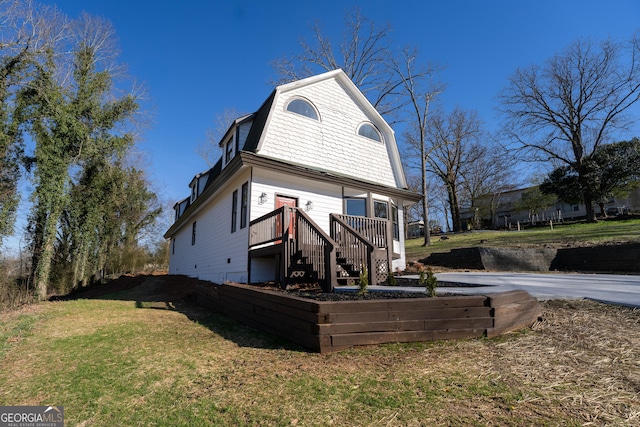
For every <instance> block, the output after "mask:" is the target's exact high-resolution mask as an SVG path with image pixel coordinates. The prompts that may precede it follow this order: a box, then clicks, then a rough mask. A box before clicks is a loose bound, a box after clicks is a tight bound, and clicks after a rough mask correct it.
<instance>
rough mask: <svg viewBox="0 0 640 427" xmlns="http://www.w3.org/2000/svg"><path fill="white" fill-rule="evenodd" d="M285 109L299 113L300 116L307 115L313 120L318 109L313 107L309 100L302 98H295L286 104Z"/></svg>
mask: <svg viewBox="0 0 640 427" xmlns="http://www.w3.org/2000/svg"><path fill="white" fill-rule="evenodd" d="M286 109H287V111H291V112H292V113H296V114H300V115H301V116H305V117H309V118H310V119H313V120H318V121H320V119H319V118H318V111H317V110H316V109H315V107H314V106H313V104H311V102H309V101H307V100H306V99H302V98H295V99H293V100H291V101H289V103H288V104H287V108H286Z"/></svg>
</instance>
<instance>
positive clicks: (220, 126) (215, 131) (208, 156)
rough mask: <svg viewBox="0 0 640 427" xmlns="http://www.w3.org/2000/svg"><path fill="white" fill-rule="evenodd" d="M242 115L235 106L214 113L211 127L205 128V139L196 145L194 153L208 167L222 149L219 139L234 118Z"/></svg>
mask: <svg viewBox="0 0 640 427" xmlns="http://www.w3.org/2000/svg"><path fill="white" fill-rule="evenodd" d="M241 116H243V114H240V113H239V112H238V111H237V110H236V109H235V108H225V109H224V110H223V111H222V113H220V114H216V115H215V117H214V118H213V127H212V128H209V129H207V139H206V140H205V141H203V142H202V143H200V144H198V146H197V147H196V154H197V155H198V156H200V157H201V158H202V159H203V160H204V161H205V162H207V165H209V167H213V166H214V165H215V164H216V162H217V161H218V158H219V157H220V155H221V153H222V151H221V149H220V145H219V144H220V140H221V139H222V138H223V137H224V134H225V133H226V132H227V130H229V127H230V126H231V124H232V123H233V121H234V120H236V119H237V118H239V117H241Z"/></svg>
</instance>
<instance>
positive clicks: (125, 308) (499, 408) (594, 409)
mask: <svg viewBox="0 0 640 427" xmlns="http://www.w3.org/2000/svg"><path fill="white" fill-rule="evenodd" d="M171 307H176V308H175V309H170V308H171ZM543 309H544V317H545V320H544V321H542V322H539V323H537V324H536V325H535V326H534V327H533V328H532V329H531V330H522V331H520V332H518V333H514V334H509V335H505V336H501V337H499V338H496V339H476V340H458V341H447V342H435V343H433V342H432V343H412V344H391V345H383V346H375V347H362V348H356V349H352V350H347V351H343V352H339V353H334V354H329V355H319V354H314V353H308V352H306V351H304V350H302V349H300V348H298V347H295V346H293V345H291V344H288V343H287V342H286V341H283V340H281V339H278V338H275V337H272V336H270V335H266V334H262V333H259V332H256V331H254V330H252V329H250V328H246V327H244V326H242V325H240V324H238V323H236V322H234V321H232V320H229V319H228V318H226V317H224V316H220V315H211V314H209V313H207V312H204V311H202V310H200V309H198V308H197V307H195V306H191V305H189V304H186V303H183V304H175V305H169V304H158V303H157V302H154V301H153V300H144V299H141V295H140V293H136V292H135V290H130V291H123V292H120V293H117V294H113V295H111V296H110V297H108V298H104V297H103V299H91V300H82V299H81V300H72V301H60V302H47V303H42V304H39V305H37V306H33V307H31V308H29V309H25V310H23V311H22V312H13V313H5V314H1V315H0V334H1V335H0V345H2V348H3V353H2V354H0V366H2V369H1V370H0V405H49V404H51V405H62V406H64V408H65V417H66V425H69V426H110V425H130V426H135V425H145V426H146V425H158V426H182V425H185V426H186V425H189V426H191V425H198V426H199V425H273V426H285V425H304V426H315V425H323V426H324V425H353V426H357V425H372V426H383V425H384V426H400V425H402V426H407V425H461V426H462V425H464V426H466V425H477V426H484V425H487V426H489V425H501V426H503V425H504V426H509V425H549V426H552V425H553V426H555V425H583V424H588V423H594V424H595V425H599V424H612V425H634V424H636V423H638V422H639V421H640V397H639V388H638V387H640V371H639V369H638V368H639V365H638V356H637V349H638V348H640V313H639V312H638V311H633V310H630V309H626V308H620V307H610V306H605V305H602V304H597V303H594V302H586V301H583V302H570V303H569V302H548V303H544V306H543ZM636 425H637V424H636Z"/></svg>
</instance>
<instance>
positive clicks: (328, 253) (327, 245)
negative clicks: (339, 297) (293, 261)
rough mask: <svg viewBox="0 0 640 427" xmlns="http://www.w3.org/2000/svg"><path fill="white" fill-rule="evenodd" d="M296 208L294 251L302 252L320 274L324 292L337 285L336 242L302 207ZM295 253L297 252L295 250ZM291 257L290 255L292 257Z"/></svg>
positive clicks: (319, 279) (331, 290)
mask: <svg viewBox="0 0 640 427" xmlns="http://www.w3.org/2000/svg"><path fill="white" fill-rule="evenodd" d="M290 209H292V210H295V223H296V229H295V232H296V238H295V243H294V248H293V249H292V250H293V251H296V252H298V251H299V252H300V254H301V255H302V257H304V258H305V259H306V261H307V262H308V263H309V264H310V265H311V266H312V268H313V271H315V272H316V273H317V275H318V282H319V283H320V284H321V286H322V290H323V291H324V292H333V289H334V288H335V286H336V285H337V277H336V246H337V245H336V243H335V241H334V240H333V239H332V238H331V237H330V236H329V235H328V234H327V233H325V232H324V231H323V230H322V229H321V228H320V227H319V226H318V225H317V224H316V223H315V222H314V221H313V220H312V219H311V218H310V217H309V215H307V214H306V213H305V212H304V211H303V210H302V209H299V208H290ZM294 253H295V252H294ZM290 258H291V257H289V259H290Z"/></svg>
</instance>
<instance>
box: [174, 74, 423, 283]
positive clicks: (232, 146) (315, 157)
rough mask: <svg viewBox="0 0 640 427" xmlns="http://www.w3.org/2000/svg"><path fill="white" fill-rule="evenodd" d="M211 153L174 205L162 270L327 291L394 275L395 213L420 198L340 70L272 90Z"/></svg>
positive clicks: (400, 244) (381, 124)
mask: <svg viewBox="0 0 640 427" xmlns="http://www.w3.org/2000/svg"><path fill="white" fill-rule="evenodd" d="M220 147H221V149H222V156H221V158H220V160H219V161H218V162H217V164H216V165H215V166H214V167H213V168H212V169H211V170H209V171H206V172H204V173H201V174H198V175H196V176H195V177H194V178H193V180H192V181H191V183H190V184H189V187H190V196H189V197H187V198H185V199H184V200H182V201H180V202H178V203H176V205H175V206H174V209H175V222H174V223H173V225H172V226H171V227H170V228H169V230H167V232H166V233H165V238H168V239H171V249H170V259H169V272H170V273H171V274H183V275H187V276H191V277H197V278H200V279H203V280H209V281H212V282H217V283H222V282H225V281H235V282H242V283H247V282H251V283H253V282H265V281H275V282H278V283H280V284H282V285H286V284H288V283H292V282H310V281H314V282H318V283H320V284H321V285H322V286H323V288H324V289H326V290H331V289H333V287H334V286H335V285H336V284H339V283H340V282H349V281H351V282H353V281H354V280H355V279H357V278H358V277H359V275H360V274H361V273H362V272H363V271H364V270H365V269H366V272H367V274H368V275H369V284H375V283H380V282H383V281H384V280H386V278H387V276H388V274H389V272H391V271H394V270H396V269H400V270H402V269H404V268H405V250H404V224H403V221H402V218H403V213H404V210H405V208H406V207H407V206H408V205H410V204H413V203H415V202H417V201H419V200H420V197H421V196H420V195H419V194H416V193H414V192H411V191H409V190H407V183H406V180H405V175H404V171H403V169H402V165H401V162H400V156H399V153H398V147H397V145H396V140H395V135H394V131H393V129H392V128H391V127H390V126H389V125H388V124H387V123H386V122H385V121H384V119H383V118H382V117H381V116H380V114H379V113H378V112H377V111H376V110H375V108H374V107H373V106H372V105H371V104H370V103H369V102H368V101H367V99H366V98H365V96H364V95H363V94H362V93H361V92H360V90H359V89H358V88H357V87H356V86H355V85H354V84H353V82H352V81H351V80H350V79H349V78H348V77H347V75H346V74H345V73H344V72H343V71H342V70H334V71H330V72H327V73H324V74H320V75H317V76H313V77H309V78H306V79H302V80H299V81H295V82H292V83H288V84H284V85H281V86H278V87H276V89H275V90H274V91H273V92H272V93H271V95H270V96H269V97H268V98H267V99H266V101H265V102H264V103H263V104H262V106H260V108H259V109H258V110H257V111H256V112H255V113H254V114H250V115H247V116H245V117H241V118H239V119H237V120H235V121H234V122H233V123H232V125H231V126H230V127H229V129H228V131H227V132H226V134H225V135H224V137H223V138H222V140H221V141H220Z"/></svg>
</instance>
